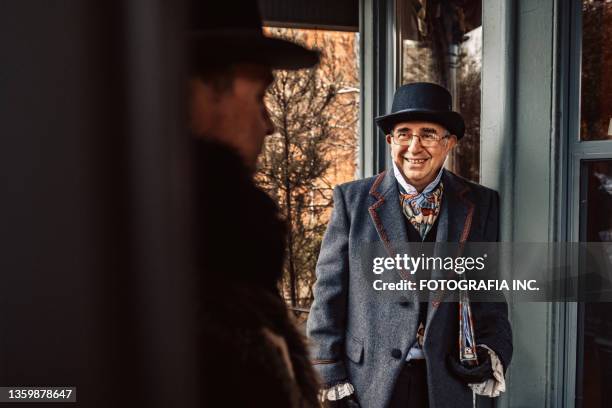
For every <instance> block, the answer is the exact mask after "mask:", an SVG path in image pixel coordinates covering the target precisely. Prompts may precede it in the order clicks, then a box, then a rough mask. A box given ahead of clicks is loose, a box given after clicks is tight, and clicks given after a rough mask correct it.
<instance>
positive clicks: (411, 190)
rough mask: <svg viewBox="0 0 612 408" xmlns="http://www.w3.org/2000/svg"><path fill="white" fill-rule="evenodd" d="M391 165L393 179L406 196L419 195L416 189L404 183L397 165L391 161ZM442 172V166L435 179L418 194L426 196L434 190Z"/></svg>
mask: <svg viewBox="0 0 612 408" xmlns="http://www.w3.org/2000/svg"><path fill="white" fill-rule="evenodd" d="M391 162H392V163H393V174H394V175H395V179H396V180H397V182H398V183H399V184H400V186H402V188H403V189H404V190H405V191H406V193H408V194H419V192H418V191H417V189H416V188H415V187H414V186H413V185H412V184H410V183H408V182H407V181H406V179H405V178H404V176H403V175H402V173H401V172H400V170H399V168H398V167H397V165H396V164H395V162H394V161H391ZM443 170H444V166H442V167H441V168H440V171H439V172H438V175H437V176H436V178H435V179H434V180H433V181H432V182H431V183H429V184H428V185H427V187H425V188H424V189H423V191H421V193H420V194H426V193H429V192H430V191H432V190H433V189H434V188H436V186H437V185H438V183H439V182H440V179H441V178H442V171H443Z"/></svg>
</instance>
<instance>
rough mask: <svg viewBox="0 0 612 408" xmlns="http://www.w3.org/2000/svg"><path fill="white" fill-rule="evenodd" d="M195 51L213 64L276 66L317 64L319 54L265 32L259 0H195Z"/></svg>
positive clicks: (193, 4)
mask: <svg viewBox="0 0 612 408" xmlns="http://www.w3.org/2000/svg"><path fill="white" fill-rule="evenodd" d="M191 4H192V7H191V15H190V19H191V27H190V30H189V39H190V41H191V47H192V52H193V53H194V55H195V56H196V57H197V59H198V60H201V61H204V62H206V61H210V62H211V63H212V64H232V63H242V62H254V63H260V64H264V65H268V66H269V67H271V68H276V69H300V68H308V67H312V66H313V65H315V64H317V62H318V61H319V53H318V52H316V51H312V50H308V49H306V48H304V47H302V46H300V45H297V44H295V43H293V42H290V41H286V40H281V39H277V38H270V37H266V36H264V34H263V32H262V24H261V16H260V14H259V7H258V5H257V0H243V1H235V0H221V1H209V0H192V2H191Z"/></svg>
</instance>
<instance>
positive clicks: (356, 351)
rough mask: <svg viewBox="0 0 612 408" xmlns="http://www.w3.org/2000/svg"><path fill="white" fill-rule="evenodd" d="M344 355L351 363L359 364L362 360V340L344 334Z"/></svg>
mask: <svg viewBox="0 0 612 408" xmlns="http://www.w3.org/2000/svg"><path fill="white" fill-rule="evenodd" d="M346 356H347V357H348V358H349V360H351V361H352V362H353V363H357V364H360V363H361V360H363V342H362V341H359V340H357V339H356V338H354V337H353V336H351V335H347V336H346Z"/></svg>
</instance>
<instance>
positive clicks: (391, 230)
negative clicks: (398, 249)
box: [368, 170, 475, 253]
mask: <svg viewBox="0 0 612 408" xmlns="http://www.w3.org/2000/svg"><path fill="white" fill-rule="evenodd" d="M442 182H443V183H444V195H443V197H442V208H441V209H440V215H439V217H440V218H439V220H438V233H437V235H436V242H465V241H467V239H468V237H469V234H470V230H471V227H472V218H473V216H474V207H475V205H474V202H473V200H472V199H471V195H470V187H469V185H468V183H467V182H465V181H464V180H463V179H461V178H460V177H458V176H456V175H454V174H453V173H451V172H450V171H448V170H444V171H443V174H442ZM370 195H372V196H373V197H374V198H375V199H376V201H375V202H374V204H372V205H371V206H370V207H369V208H368V211H369V213H370V216H371V218H372V221H373V222H374V226H375V227H376V230H377V231H378V235H379V237H380V239H381V240H382V241H383V243H384V244H385V247H386V248H387V251H388V252H389V250H390V249H392V248H391V245H392V243H393V242H406V241H407V240H408V233H407V231H406V223H405V222H400V220H401V221H404V220H403V218H404V214H403V213H402V209H401V207H400V202H399V190H398V187H397V180H396V179H395V176H394V174H393V172H392V171H390V170H387V171H384V172H382V173H380V174H379V175H378V177H377V178H376V180H375V181H374V184H372V187H371V188H370ZM393 252H394V251H391V253H393Z"/></svg>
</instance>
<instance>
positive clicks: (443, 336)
mask: <svg viewBox="0 0 612 408" xmlns="http://www.w3.org/2000/svg"><path fill="white" fill-rule="evenodd" d="M442 181H443V183H444V193H443V197H442V206H441V210H440V214H439V216H438V217H439V218H438V229H437V235H436V241H437V242H461V241H471V242H495V241H497V240H498V225H499V196H498V194H497V192H495V191H493V190H491V189H488V188H486V187H483V186H480V185H478V184H475V183H472V182H470V181H467V180H465V179H463V178H461V177H459V176H456V175H455V174H453V173H451V172H450V171H447V170H444V173H443V176H442ZM406 228H407V227H406V222H405V217H404V215H403V213H402V209H401V207H400V202H399V191H398V187H397V181H396V179H395V176H394V174H393V172H392V171H386V172H383V173H380V174H379V175H378V176H375V177H371V178H367V179H363V180H358V181H354V182H350V183H346V184H343V185H341V186H338V187H337V188H336V189H335V190H334V209H333V212H332V216H331V220H330V222H329V225H328V227H327V231H326V233H325V236H324V239H323V244H322V247H321V252H320V255H319V260H318V262H317V269H316V274H317V281H316V284H315V288H314V303H313V305H312V308H311V311H310V315H309V318H308V325H307V331H308V337H309V339H310V342H311V346H312V350H311V354H312V359H313V362H314V364H315V368H316V369H317V371H318V372H319V374H320V376H321V377H322V379H323V381H324V382H325V383H326V384H328V385H331V384H334V383H337V382H341V381H343V380H348V381H350V382H351V383H352V384H353V386H354V387H355V394H356V397H357V399H358V401H359V403H360V404H361V406H362V407H363V408H375V407H385V406H387V405H388V404H389V400H390V398H391V394H392V392H393V387H394V385H395V381H396V379H397V376H398V375H399V372H400V370H401V368H402V365H403V362H404V361H405V359H406V356H407V354H408V351H409V349H410V347H411V346H412V344H413V343H414V339H415V335H416V330H417V321H418V312H417V309H418V302H417V301H416V300H414V299H410V298H406V297H403V296H402V297H400V298H399V299H397V301H389V297H384V296H378V297H376V296H372V289H371V288H372V286H371V285H372V280H368V279H367V278H366V274H364V273H361V271H360V268H362V266H361V262H362V261H361V259H360V247H361V246H362V244H364V243H372V242H381V241H382V244H384V245H392V243H393V242H407V239H408V238H407V234H408V233H407V229H406ZM507 310H508V309H507V304H506V303H505V302H498V303H472V314H473V317H474V322H475V337H476V341H477V343H478V344H486V345H487V346H489V347H490V348H491V349H492V350H494V351H495V352H496V353H497V355H498V356H499V357H500V359H501V361H502V364H503V366H504V369H506V368H507V367H508V364H509V363H510V360H511V357H512V331H511V328H510V323H509V321H508V311H507ZM457 349H458V305H457V303H453V302H442V303H438V302H432V303H430V304H429V307H428V314H427V326H426V331H425V339H424V346H423V351H424V354H425V358H426V362H427V384H428V389H429V405H430V407H432V408H447V407H459V408H464V407H465V408H467V407H471V406H472V392H471V390H470V388H469V387H468V386H467V385H466V384H464V383H463V382H462V381H460V380H458V379H457V378H455V377H454V376H453V375H452V374H451V373H450V372H449V370H448V368H447V366H446V363H445V358H446V356H447V355H448V354H451V353H454V354H455V355H456V354H457Z"/></svg>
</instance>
